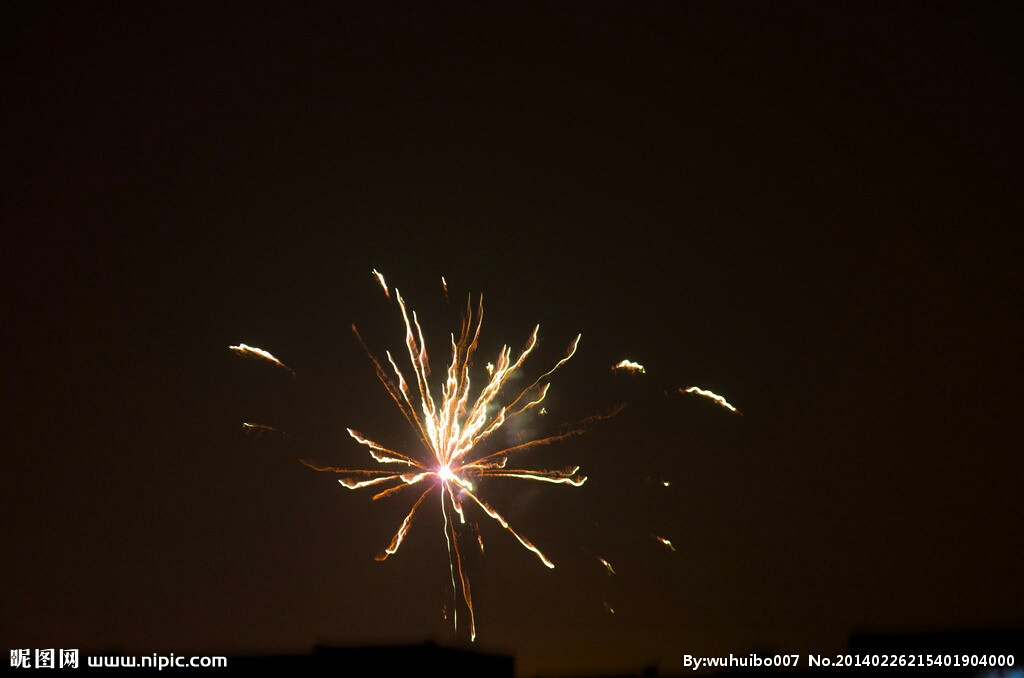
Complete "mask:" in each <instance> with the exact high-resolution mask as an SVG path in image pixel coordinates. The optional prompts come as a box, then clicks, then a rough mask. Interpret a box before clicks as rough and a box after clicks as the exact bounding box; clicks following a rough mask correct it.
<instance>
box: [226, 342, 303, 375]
mask: <svg viewBox="0 0 1024 678" xmlns="http://www.w3.org/2000/svg"><path fill="white" fill-rule="evenodd" d="M228 348H229V349H231V350H232V351H234V352H235V353H237V354H238V355H240V356H252V357H254V358H260V359H261V360H267V361H270V362H272V363H274V364H275V365H277V366H278V367H283V368H284V369H286V370H288V371H289V372H291V375H292V376H293V377H294V376H295V371H294V370H293V369H292V368H290V367H288V366H287V365H285V364H284V363H283V362H281V361H280V360H278V359H277V358H275V357H274V356H272V355H270V353H269V352H267V351H264V350H263V349H262V348H256V347H255V346H248V345H246V344H239V345H238V346H228Z"/></svg>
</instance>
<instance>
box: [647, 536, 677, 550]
mask: <svg viewBox="0 0 1024 678" xmlns="http://www.w3.org/2000/svg"><path fill="white" fill-rule="evenodd" d="M651 536H652V537H654V539H655V540H656V541H658V542H660V543H661V545H662V546H664V547H665V548H667V549H668V550H669V551H675V550H676V547H675V546H672V542H670V541H669V540H668V539H665V538H664V537H659V536H658V535H656V534H652V535H651Z"/></svg>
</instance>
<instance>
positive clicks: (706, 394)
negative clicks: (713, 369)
mask: <svg viewBox="0 0 1024 678" xmlns="http://www.w3.org/2000/svg"><path fill="white" fill-rule="evenodd" d="M679 392H680V393H693V394H695V395H699V396H702V397H704V398H709V399H711V400H714V401H715V402H716V403H718V404H719V405H721V406H722V407H724V408H725V409H727V410H729V411H730V412H735V413H736V414H743V413H742V412H740V411H739V410H737V409H736V408H735V407H733V406H732V405H730V404H729V402H728V401H727V400H726V399H725V398H723V397H722V396H720V395H718V394H717V393H712V392H711V391H705V390H704V389H702V388H698V387H696V386H691V387H690V388H686V389H684V388H681V389H679Z"/></svg>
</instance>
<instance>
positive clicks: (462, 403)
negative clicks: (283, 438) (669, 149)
mask: <svg viewBox="0 0 1024 678" xmlns="http://www.w3.org/2000/svg"><path fill="white" fill-rule="evenodd" d="M373 275H375V276H376V277H377V280H378V281H379V282H380V284H381V287H382V288H383V289H384V292H385V294H386V295H387V296H388V297H390V292H389V290H388V287H387V285H386V284H385V282H384V276H382V275H381V274H380V273H378V272H377V271H376V270H374V271H373ZM442 283H443V284H444V286H445V288H446V289H447V283H446V282H445V281H444V280H443V279H442ZM395 299H396V301H397V303H398V306H399V308H400V310H401V313H402V319H403V320H404V321H405V330H406V333H405V344H406V349H407V351H408V354H409V362H410V364H411V365H412V370H413V375H414V377H415V378H414V379H413V380H412V381H411V382H410V381H407V380H406V378H405V375H404V374H403V373H402V370H401V369H400V368H399V366H398V364H397V363H396V362H395V359H394V358H393V357H392V355H391V354H390V353H386V354H385V355H386V356H387V363H388V364H389V365H390V366H391V369H392V371H393V372H394V377H392V376H391V374H390V373H389V372H388V371H387V370H386V369H385V367H384V364H382V362H381V361H380V360H379V359H378V358H377V357H376V356H374V354H373V353H371V352H370V350H369V349H368V348H367V346H366V344H365V342H363V340H362V337H361V336H360V335H359V331H358V330H356V328H355V326H354V325H353V327H352V329H353V331H354V332H355V334H356V337H357V338H358V339H359V341H360V343H361V344H362V345H363V348H364V349H365V350H366V353H367V355H368V356H369V357H370V360H371V361H372V362H373V365H374V367H375V368H376V370H377V376H378V378H379V379H380V381H381V383H383V384H384V388H385V389H386V390H387V392H388V394H389V395H390V396H391V398H392V400H394V401H395V404H396V405H397V406H398V408H399V409H400V410H401V411H402V414H404V415H405V418H406V419H407V420H408V421H409V423H410V424H411V425H412V426H413V428H414V429H415V430H416V431H417V433H418V434H419V437H420V441H421V442H422V443H423V447H424V449H425V450H426V451H427V452H428V458H427V459H426V460H418V459H415V458H413V457H411V456H407V455H405V454H402V453H400V452H396V451H394V450H391V449H388V448H386V447H384V446H383V445H381V444H380V443H377V442H375V441H373V440H370V439H369V438H366V437H365V436H363V435H362V434H361V433H359V432H357V431H354V430H352V429H348V432H349V435H350V436H351V437H352V438H353V439H354V440H355V441H356V442H358V443H360V444H361V445H364V446H366V447H367V448H368V449H369V451H370V455H371V456H372V457H373V459H374V460H375V461H377V462H378V463H379V464H382V465H388V464H390V465H398V466H399V467H400V468H399V469H395V470H391V469H383V468H379V469H342V468H335V467H320V466H315V465H313V464H311V463H309V462H306V461H304V462H303V463H304V464H306V465H307V466H309V467H310V468H313V469H315V470H317V471H328V472H332V473H338V474H340V475H342V476H343V477H342V478H340V479H339V482H340V483H341V484H342V485H343V486H344V487H346V488H348V489H352V490H355V489H360V488H363V487H370V486H377V485H384V486H387V487H386V488H385V489H384V490H383V491H381V492H379V493H378V494H376V495H374V497H373V498H374V499H380V498H383V497H387V496H391V495H393V494H397V493H398V492H400V491H401V490H402V489H404V488H405V487H409V486H412V485H417V484H420V483H426V484H427V487H426V489H425V490H424V491H423V493H422V494H421V495H420V497H419V498H418V499H417V500H416V502H415V504H413V507H412V508H411V509H410V510H409V512H408V513H407V514H406V517H405V520H404V521H402V524H401V526H400V527H399V528H398V531H397V532H396V533H395V536H394V538H393V539H392V540H391V544H390V545H389V546H388V547H387V549H385V550H384V552H383V553H381V555H379V556H378V560H384V559H385V558H387V557H388V556H389V555H392V554H394V553H395V552H397V551H398V548H399V547H400V546H401V544H402V540H403V539H404V538H405V535H406V534H407V533H408V531H409V528H410V526H411V525H412V522H413V518H414V516H415V513H416V511H417V509H418V508H419V507H420V506H421V505H422V504H423V502H424V500H425V499H426V498H427V495H429V494H430V493H431V492H432V491H433V490H434V489H435V488H436V489H438V491H439V495H440V502H441V515H442V517H443V519H444V535H445V542H446V544H447V546H448V559H449V566H450V571H451V583H452V588H453V589H454V591H455V597H456V607H455V608H453V613H454V614H453V616H454V619H455V625H456V628H457V627H458V606H457V603H458V596H459V594H460V592H461V595H462V599H463V601H464V603H465V606H466V609H467V610H468V612H469V627H470V637H471V638H473V639H475V638H476V623H475V618H474V612H473V602H472V598H471V597H470V591H469V580H468V579H467V577H466V574H465V572H464V570H463V567H462V556H461V551H460V547H459V540H458V536H459V535H458V531H457V528H456V520H457V521H458V523H459V524H465V523H466V516H465V512H464V509H463V502H464V500H465V499H467V498H468V499H469V500H471V503H473V504H475V505H476V506H478V507H479V508H480V509H481V510H482V511H483V512H484V513H486V514H487V515H488V516H490V517H491V518H492V519H493V520H494V521H495V522H497V523H498V524H499V525H501V527H503V528H504V529H505V530H507V531H508V532H509V533H510V534H512V536H513V537H515V538H516V539H517V540H518V541H519V543H520V544H522V545H523V547H524V548H526V549H527V550H529V551H531V552H532V553H534V554H535V555H536V556H537V558H538V559H539V560H540V561H541V562H542V563H543V564H544V565H545V566H547V567H549V568H553V567H554V563H552V562H551V561H550V560H548V558H547V557H546V556H545V555H544V554H543V553H542V552H541V551H540V549H538V548H537V547H536V546H534V545H533V544H532V543H531V542H530V541H529V540H528V539H526V538H525V537H523V536H522V535H521V534H519V533H518V532H517V531H516V530H514V529H513V528H512V527H511V526H510V525H509V523H508V521H507V520H505V518H504V517H502V515H501V514H499V513H498V512H497V511H496V510H495V509H494V508H492V507H491V506H490V505H489V504H488V503H487V502H485V501H484V500H483V499H481V498H480V497H479V496H478V495H477V488H476V485H475V483H474V479H476V478H486V477H492V478H502V477H504V478H517V479H521V480H532V481H538V482H546V483H555V484H564V485H572V486H573V487H579V486H581V485H583V483H584V482H586V480H587V479H586V477H585V476H582V475H580V474H579V467H578V466H577V467H575V468H567V469H563V470H548V469H522V468H506V464H507V462H508V459H509V457H510V456H511V455H513V454H516V453H518V452H521V451H522V450H525V449H528V448H531V447H535V446H538V445H547V444H549V443H552V442H555V441H557V440H564V439H566V438H570V437H572V436H575V435H579V434H580V433H583V432H584V431H585V430H586V427H587V426H588V425H589V424H591V423H592V422H595V421H598V420H600V419H606V418H608V417H611V416H614V415H615V414H617V413H618V412H619V411H620V410H621V409H622V408H621V407H620V408H618V409H617V410H615V411H614V412H612V413H610V414H608V415H599V416H595V417H590V418H588V419H586V420H584V421H583V422H580V423H579V424H577V425H576V426H575V427H573V428H572V429H570V430H567V431H566V432H564V433H560V434H557V435H553V436H548V437H545V438H539V439H535V440H530V441H527V442H525V443H517V444H516V445H513V446H511V447H506V448H503V449H499V450H498V451H496V452H488V451H485V449H484V447H483V446H482V445H481V443H482V442H483V441H484V440H485V439H487V438H488V437H490V436H491V435H492V434H493V433H495V432H496V431H497V430H498V429H499V428H501V427H502V426H503V425H505V424H506V423H508V422H509V421H511V420H513V419H515V418H516V417H519V416H520V415H522V414H524V413H526V412H528V411H530V410H532V409H534V408H536V407H537V406H538V405H540V403H541V402H543V400H544V398H545V396H546V395H547V391H548V387H549V386H550V382H548V381H546V380H547V379H548V377H550V376H551V375H552V374H553V373H554V372H555V371H556V370H557V369H558V368H559V367H561V366H562V365H564V364H565V363H566V361H568V360H569V359H570V358H571V357H572V356H573V354H574V353H575V352H576V347H577V346H578V345H579V340H580V337H578V336H577V337H576V339H575V340H574V341H573V343H572V345H571V346H570V347H569V350H568V351H567V353H566V356H565V357H564V358H562V359H561V360H560V361H558V363H556V364H555V366H554V367H552V368H551V369H550V370H548V371H547V372H546V373H544V374H542V375H541V376H540V377H538V378H537V379H536V380H534V382H533V383H532V384H530V385H529V386H527V387H526V388H525V389H523V390H522V391H519V395H518V396H516V397H515V398H513V399H512V400H511V402H508V403H507V404H501V403H499V402H498V397H499V395H500V394H501V392H502V389H503V387H504V386H505V385H506V384H507V383H508V382H509V380H510V378H511V377H512V375H513V374H514V373H515V372H516V371H517V370H519V368H520V367H522V365H523V363H524V362H525V361H526V358H527V357H528V356H529V355H530V353H531V352H532V351H533V349H534V348H535V347H536V345H537V334H538V330H539V329H540V327H539V326H538V327H535V328H534V330H533V332H532V333H531V336H530V338H529V341H528V342H527V345H526V347H525V348H524V349H523V350H522V352H521V353H520V354H519V357H518V358H516V359H515V360H513V359H512V351H511V349H510V348H509V347H508V346H507V345H506V346H505V347H503V348H502V350H501V352H500V353H499V355H498V358H497V360H496V361H495V362H494V363H488V364H487V377H488V378H487V381H486V383H484V385H483V388H482V389H481V390H480V392H479V394H478V395H477V396H476V398H475V400H471V399H470V365H471V364H472V359H473V354H474V352H475V351H476V349H477V343H478V339H479V336H480V326H481V321H482V317H483V298H482V297H481V299H480V301H479V302H478V305H477V309H476V311H475V312H474V310H473V307H472V304H471V301H472V300H471V298H470V299H467V301H466V312H465V315H464V317H463V319H462V328H461V330H460V332H459V335H458V338H457V339H456V336H455V335H454V334H452V339H451V351H452V355H451V362H450V363H449V365H448V369H447V370H446V372H445V377H444V380H443V381H442V382H441V386H440V398H438V397H437V396H438V394H437V392H436V391H435V390H432V389H431V386H430V384H429V383H428V376H429V375H430V361H429V358H428V356H427V351H426V346H425V345H424V341H423V331H422V329H421V327H420V323H419V319H418V318H417V316H416V313H415V312H412V313H411V318H410V313H409V311H408V310H407V308H406V305H405V300H404V299H403V298H402V295H401V293H400V292H399V291H398V290H397V289H396V290H395ZM395 379H397V381H396V380H395ZM474 532H475V533H476V541H477V543H478V544H479V547H480V550H481V551H483V539H482V538H481V537H480V533H479V531H478V530H477V529H476V528H475V526H474ZM602 562H603V563H604V564H605V566H606V567H607V568H608V569H609V570H611V565H609V564H608V563H607V562H606V561H603V560H602Z"/></svg>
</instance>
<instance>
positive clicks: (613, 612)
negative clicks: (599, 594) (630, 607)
mask: <svg viewBox="0 0 1024 678" xmlns="http://www.w3.org/2000/svg"><path fill="white" fill-rule="evenodd" d="M604 609H606V610H608V613H609V614H615V608H613V607H612V606H611V605H609V604H608V603H605V604H604Z"/></svg>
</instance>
